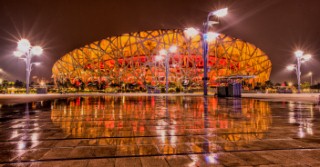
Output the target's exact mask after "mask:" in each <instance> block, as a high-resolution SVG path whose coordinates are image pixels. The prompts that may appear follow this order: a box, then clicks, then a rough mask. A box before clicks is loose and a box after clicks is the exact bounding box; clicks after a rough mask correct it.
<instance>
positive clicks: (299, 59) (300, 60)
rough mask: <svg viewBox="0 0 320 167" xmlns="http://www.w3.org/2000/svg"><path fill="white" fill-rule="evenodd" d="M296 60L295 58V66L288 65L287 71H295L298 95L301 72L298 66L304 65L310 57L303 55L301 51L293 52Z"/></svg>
mask: <svg viewBox="0 0 320 167" xmlns="http://www.w3.org/2000/svg"><path fill="white" fill-rule="evenodd" d="M294 54H295V56H296V58H297V65H295V64H293V65H289V66H287V69H288V70H290V71H292V70H296V75H297V80H298V93H300V77H301V71H300V66H301V63H304V62H306V61H308V60H310V59H311V55H310V54H306V55H304V54H303V51H301V50H297V51H296V52H294Z"/></svg>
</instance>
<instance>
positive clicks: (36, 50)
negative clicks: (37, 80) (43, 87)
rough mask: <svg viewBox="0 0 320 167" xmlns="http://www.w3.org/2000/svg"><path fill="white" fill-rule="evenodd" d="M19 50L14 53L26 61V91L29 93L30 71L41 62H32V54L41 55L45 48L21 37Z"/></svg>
mask: <svg viewBox="0 0 320 167" xmlns="http://www.w3.org/2000/svg"><path fill="white" fill-rule="evenodd" d="M17 49H18V50H17V51H14V52H13V54H14V55H15V56H17V57H20V59H22V60H24V62H25V63H26V93H27V94H29V83H30V73H31V70H32V66H33V65H39V64H40V63H39V62H31V60H32V56H34V55H35V56H40V55H41V54H42V52H43V49H42V48H41V47H40V46H31V44H30V42H29V41H28V40H27V39H21V40H20V41H19V42H18V48H17Z"/></svg>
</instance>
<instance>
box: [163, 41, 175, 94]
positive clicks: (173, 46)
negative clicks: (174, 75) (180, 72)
mask: <svg viewBox="0 0 320 167" xmlns="http://www.w3.org/2000/svg"><path fill="white" fill-rule="evenodd" d="M177 50H178V48H177V46H175V45H172V46H171V47H170V48H169V52H168V51H167V50H165V49H161V50H160V52H159V54H160V56H165V66H166V93H168V89H169V79H168V77H169V53H175V52H176V51H177Z"/></svg>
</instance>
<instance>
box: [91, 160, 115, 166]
mask: <svg viewBox="0 0 320 167" xmlns="http://www.w3.org/2000/svg"><path fill="white" fill-rule="evenodd" d="M115 162H116V160H115V159H114V158H105V159H91V160H89V162H88V166H87V167H102V166H104V167H114V166H115Z"/></svg>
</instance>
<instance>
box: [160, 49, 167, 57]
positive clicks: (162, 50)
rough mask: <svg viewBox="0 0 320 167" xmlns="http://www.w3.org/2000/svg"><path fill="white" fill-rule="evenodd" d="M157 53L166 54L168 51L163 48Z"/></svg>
mask: <svg viewBox="0 0 320 167" xmlns="http://www.w3.org/2000/svg"><path fill="white" fill-rule="evenodd" d="M159 54H160V56H165V55H167V54H168V52H167V50H165V49H161V50H160V51H159Z"/></svg>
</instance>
